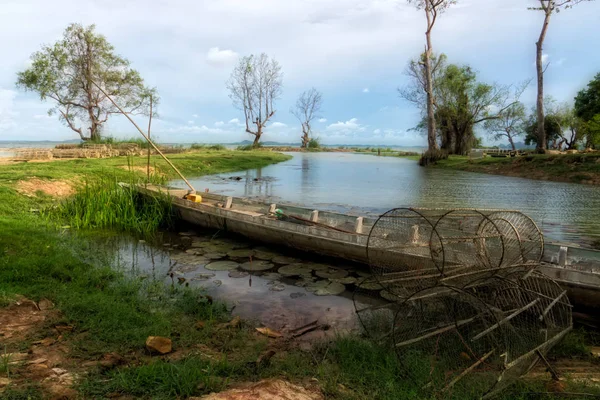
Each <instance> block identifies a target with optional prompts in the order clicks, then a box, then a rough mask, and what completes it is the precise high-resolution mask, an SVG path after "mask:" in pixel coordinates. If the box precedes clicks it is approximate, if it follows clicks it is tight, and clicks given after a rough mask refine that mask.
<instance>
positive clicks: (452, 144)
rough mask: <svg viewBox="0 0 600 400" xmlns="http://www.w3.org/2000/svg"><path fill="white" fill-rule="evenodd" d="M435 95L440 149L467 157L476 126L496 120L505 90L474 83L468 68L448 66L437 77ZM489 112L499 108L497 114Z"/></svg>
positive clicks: (473, 73)
mask: <svg viewBox="0 0 600 400" xmlns="http://www.w3.org/2000/svg"><path fill="white" fill-rule="evenodd" d="M437 89H438V90H437V94H436V100H437V102H436V104H437V107H436V118H437V120H438V122H439V124H440V131H441V132H440V136H441V142H442V146H441V147H442V149H446V150H448V152H449V153H451V154H461V155H464V154H467V153H468V152H469V150H470V149H471V146H472V145H473V140H474V127H475V125H476V124H479V123H481V122H485V121H488V120H491V119H496V118H498V116H499V115H501V114H502V113H503V112H504V111H505V109H506V107H508V106H506V107H502V104H503V103H504V101H505V100H504V99H505V98H506V93H507V90H508V89H507V88H506V87H504V86H500V85H496V84H494V85H489V84H486V83H481V82H477V74H476V73H475V71H473V69H472V68H471V67H469V66H458V65H453V64H451V65H449V66H448V67H446V69H445V70H444V72H443V74H442V75H441V76H440V79H439V82H438V87H437ZM492 109H498V110H499V111H498V112H496V113H493V112H491V110H492Z"/></svg>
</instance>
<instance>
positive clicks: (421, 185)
mask: <svg viewBox="0 0 600 400" xmlns="http://www.w3.org/2000/svg"><path fill="white" fill-rule="evenodd" d="M289 154H290V155H291V156H292V159H290V160H288V161H285V162H282V163H279V164H274V165H270V166H267V167H265V168H259V169H254V170H248V171H244V172H238V173H230V174H218V175H210V176H205V177H201V178H196V179H192V180H191V182H192V184H193V185H194V186H195V187H196V189H197V190H198V191H204V190H205V189H206V188H208V189H209V190H210V191H211V192H214V193H222V194H228V195H232V196H241V197H249V198H255V199H264V200H265V201H270V202H279V203H284V202H285V203H291V204H297V205H302V206H307V207H314V208H318V209H321V210H330V211H339V212H345V213H349V214H356V215H362V214H364V215H377V214H380V213H383V212H385V211H387V210H389V209H391V208H395V207H427V208H453V207H456V208H502V209H513V210H520V211H522V212H524V213H526V214H528V215H529V216H531V217H532V218H533V219H534V220H535V221H536V222H537V223H538V225H539V226H540V228H541V229H542V231H543V232H544V234H545V235H546V238H547V239H549V240H555V241H562V242H568V243H574V244H578V245H581V246H584V247H590V246H592V245H594V246H597V243H598V241H600V218H599V216H598V213H599V211H600V189H598V188H597V187H595V186H587V185H581V184H573V183H562V182H548V181H538V180H531V179H523V178H515V177H507V176H500V175H489V174H479V173H472V172H464V171H454V170H443V169H436V168H422V167H420V166H419V165H418V164H417V162H416V161H414V160H410V159H405V158H400V157H377V156H374V155H367V154H359V153H289ZM172 184H173V185H174V186H179V187H183V186H184V185H183V182H181V181H174V182H172Z"/></svg>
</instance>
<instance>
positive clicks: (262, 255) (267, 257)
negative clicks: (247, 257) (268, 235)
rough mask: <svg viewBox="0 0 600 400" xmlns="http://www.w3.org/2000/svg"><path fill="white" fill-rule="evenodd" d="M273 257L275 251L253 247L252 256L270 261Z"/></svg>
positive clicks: (275, 254) (275, 255)
mask: <svg viewBox="0 0 600 400" xmlns="http://www.w3.org/2000/svg"><path fill="white" fill-rule="evenodd" d="M275 257H277V253H273V252H270V251H263V250H257V249H254V258H258V259H260V260H267V261H270V260H272V259H273V258H275Z"/></svg>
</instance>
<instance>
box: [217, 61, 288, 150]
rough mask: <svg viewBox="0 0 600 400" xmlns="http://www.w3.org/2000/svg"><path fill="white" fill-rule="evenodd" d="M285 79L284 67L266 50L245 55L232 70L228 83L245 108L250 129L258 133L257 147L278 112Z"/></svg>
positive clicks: (234, 99)
mask: <svg viewBox="0 0 600 400" xmlns="http://www.w3.org/2000/svg"><path fill="white" fill-rule="evenodd" d="M282 80H283V73H282V72H281V66H280V65H279V63H278V62H277V61H275V60H272V59H269V56H267V55H266V54H265V53H262V54H261V55H260V56H258V57H255V56H254V55H250V56H246V57H242V58H241V59H240V62H239V63H238V65H236V66H235V68H234V69H233V72H232V73H231V77H230V79H229V81H228V83H227V89H229V97H231V99H232V100H233V104H234V105H235V106H237V107H238V108H240V109H241V110H243V111H244V118H245V120H246V132H248V133H249V134H251V135H254V143H253V144H252V145H253V146H258V143H259V141H260V138H261V136H262V135H263V133H264V132H263V131H264V128H265V126H266V125H267V122H268V121H269V119H271V117H273V115H275V108H274V107H275V100H277V99H278V98H279V96H280V95H281V88H282V86H283V83H282ZM251 127H252V128H251Z"/></svg>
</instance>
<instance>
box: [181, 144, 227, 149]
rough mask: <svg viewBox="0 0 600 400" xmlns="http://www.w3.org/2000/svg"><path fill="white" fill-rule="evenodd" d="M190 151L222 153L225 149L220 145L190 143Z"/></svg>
mask: <svg viewBox="0 0 600 400" xmlns="http://www.w3.org/2000/svg"><path fill="white" fill-rule="evenodd" d="M190 149H191V150H219V151H223V150H227V147H225V146H224V145H222V144H198V143H192V145H191V146H190Z"/></svg>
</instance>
